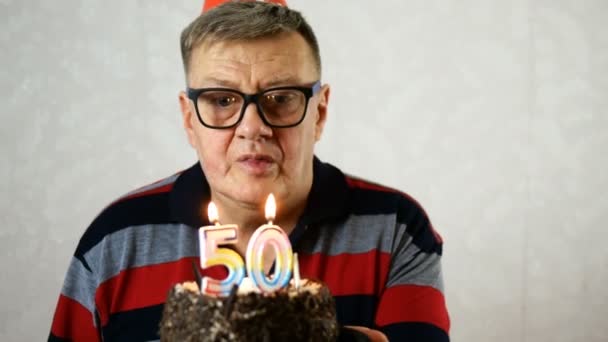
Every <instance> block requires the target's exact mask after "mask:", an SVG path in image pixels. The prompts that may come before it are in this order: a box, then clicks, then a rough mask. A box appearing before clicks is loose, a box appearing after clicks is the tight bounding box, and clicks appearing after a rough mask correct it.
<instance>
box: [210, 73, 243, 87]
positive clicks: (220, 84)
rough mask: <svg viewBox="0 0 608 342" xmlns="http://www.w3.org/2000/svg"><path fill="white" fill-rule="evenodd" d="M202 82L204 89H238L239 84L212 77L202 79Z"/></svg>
mask: <svg viewBox="0 0 608 342" xmlns="http://www.w3.org/2000/svg"><path fill="white" fill-rule="evenodd" d="M202 82H203V84H205V86H206V87H209V86H213V87H226V88H232V89H238V88H239V84H238V83H237V82H234V81H231V80H227V79H223V78H217V77H213V76H211V77H205V78H203V79H202Z"/></svg>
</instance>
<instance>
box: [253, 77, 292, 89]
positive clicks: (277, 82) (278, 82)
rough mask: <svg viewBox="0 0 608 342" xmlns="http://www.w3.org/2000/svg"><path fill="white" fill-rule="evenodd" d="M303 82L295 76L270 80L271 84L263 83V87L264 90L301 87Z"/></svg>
mask: <svg viewBox="0 0 608 342" xmlns="http://www.w3.org/2000/svg"><path fill="white" fill-rule="evenodd" d="M301 82H302V81H301V80H300V79H299V78H297V77H294V76H285V77H276V78H273V79H272V80H270V81H269V82H263V83H262V86H263V88H264V89H267V88H273V87H280V86H291V85H300V84H301Z"/></svg>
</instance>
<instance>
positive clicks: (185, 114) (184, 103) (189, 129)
mask: <svg viewBox="0 0 608 342" xmlns="http://www.w3.org/2000/svg"><path fill="white" fill-rule="evenodd" d="M179 108H180V110H181V111H182V125H183V127H184V131H186V136H187V137H188V142H189V143H190V146H192V147H194V148H196V135H195V134H194V126H193V123H192V120H193V119H194V118H195V117H196V113H194V108H193V107H192V105H191V102H190V99H189V98H188V95H186V93H185V92H184V91H183V90H182V91H180V92H179Z"/></svg>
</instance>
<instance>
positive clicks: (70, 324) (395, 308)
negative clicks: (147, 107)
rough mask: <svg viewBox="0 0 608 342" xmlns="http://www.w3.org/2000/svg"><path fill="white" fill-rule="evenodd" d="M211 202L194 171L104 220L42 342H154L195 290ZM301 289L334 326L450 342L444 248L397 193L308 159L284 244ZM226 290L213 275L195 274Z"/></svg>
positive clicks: (85, 242) (79, 258)
mask: <svg viewBox="0 0 608 342" xmlns="http://www.w3.org/2000/svg"><path fill="white" fill-rule="evenodd" d="M209 201H210V190H209V184H208V183H207V181H206V179H205V176H204V174H203V172H202V169H201V167H200V164H199V163H196V164H195V165H193V166H192V167H190V168H189V169H187V170H184V171H182V172H180V173H178V174H175V175H173V176H171V177H168V178H166V179H163V180H161V181H158V182H156V183H154V184H151V185H149V186H146V187H144V188H141V189H138V190H136V191H134V192H132V193H129V194H127V195H126V196H124V197H122V198H120V199H119V200H117V201H116V202H114V203H112V204H111V205H109V206H108V207H107V208H106V209H104V210H103V211H102V212H101V214H100V215H99V216H98V217H97V218H96V219H95V220H94V221H93V222H92V223H91V225H90V226H89V227H88V229H87V230H86V231H85V233H84V234H83V236H82V238H81V239H80V242H79V244H78V247H77V248H76V252H75V253H74V256H73V258H72V260H71V262H70V265H69V269H68V272H67V275H66V278H65V282H64V285H63V288H62V290H61V294H60V296H59V301H58V304H57V308H56V311H55V315H54V318H53V323H52V327H51V333H50V335H49V341H67V340H70V341H102V340H103V341H156V340H158V339H159V336H158V330H159V329H158V326H159V322H160V318H161V314H162V308H163V303H164V302H165V299H166V296H167V292H168V291H169V289H170V288H171V287H172V286H173V285H174V284H176V283H179V282H184V281H189V280H193V279H194V275H193V272H192V263H193V262H196V263H198V260H199V248H198V228H199V227H201V226H204V225H209V222H208V219H207V218H206V217H205V215H204V213H205V212H206V205H207V204H208V203H209ZM289 238H290V240H291V243H292V247H293V250H294V252H298V255H299V261H300V272H301V274H302V277H305V278H315V279H319V280H321V281H323V282H325V283H326V284H327V286H328V287H329V289H330V290H331V293H332V294H333V296H334V298H335V300H336V311H337V316H338V321H339V323H340V324H342V325H360V326H367V327H372V328H375V329H379V330H381V331H383V332H384V333H385V334H386V335H387V336H388V337H389V339H390V340H391V341H406V340H407V341H448V340H449V337H448V331H449V326H450V322H449V317H448V312H447V309H446V305H445V299H444V296H443V283H442V272H441V263H440V259H441V254H442V240H441V238H440V237H439V235H438V234H437V233H436V232H435V231H434V230H433V228H432V226H431V223H430V222H429V219H428V217H427V215H426V214H425V212H424V210H423V209H422V208H421V207H420V205H419V204H418V203H417V202H416V201H415V200H413V199H412V198H411V197H409V196H407V195H406V194H404V193H401V192H398V191H395V190H392V189H389V188H386V187H382V186H379V185H376V184H373V183H370V182H366V181H363V180H361V179H356V178H354V177H350V176H346V175H345V174H343V173H342V172H341V171H340V170H339V169H337V168H335V167H334V166H332V165H330V164H327V163H323V162H321V161H319V160H318V159H317V158H315V160H314V163H313V184H312V188H311V192H310V194H309V196H308V201H307V205H306V209H305V211H304V213H303V215H302V217H301V218H300V220H299V222H298V224H297V225H296V227H295V229H294V230H293V231H292V233H291V234H290V236H289ZM202 273H203V275H205V276H211V277H214V278H219V279H221V278H223V277H225V276H226V274H227V272H226V270H225V268H223V267H221V266H215V267H210V268H208V269H204V270H202Z"/></svg>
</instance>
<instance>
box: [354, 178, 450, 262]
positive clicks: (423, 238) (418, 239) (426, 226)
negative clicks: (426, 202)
mask: <svg viewBox="0 0 608 342" xmlns="http://www.w3.org/2000/svg"><path fill="white" fill-rule="evenodd" d="M345 180H346V184H347V185H348V188H349V198H350V204H351V205H350V210H351V213H350V214H351V215H367V216H370V215H371V216H385V217H386V216H387V215H389V216H391V217H392V218H393V220H394V222H395V225H396V226H398V227H401V228H402V229H398V230H397V231H398V232H401V235H404V236H402V238H404V239H410V238H411V239H412V242H413V243H414V244H415V245H417V246H418V247H419V248H420V249H421V250H424V251H427V252H435V253H438V254H441V253H442V244H443V239H442V238H441V236H440V235H439V233H437V231H436V230H435V229H434V227H433V225H432V223H431V220H430V219H429V216H428V214H427V212H426V210H425V209H424V208H423V207H422V205H421V204H420V203H419V202H418V201H417V200H416V199H415V198H414V197H412V196H410V195H409V194H407V193H406V192H403V191H400V190H397V189H394V188H391V187H388V186H384V185H381V184H378V183H374V182H371V181H368V180H365V179H362V178H359V177H355V176H351V175H345Z"/></svg>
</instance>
